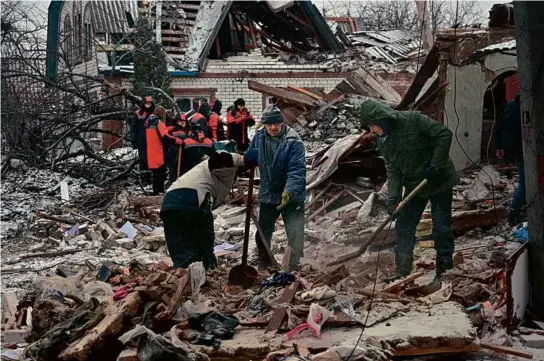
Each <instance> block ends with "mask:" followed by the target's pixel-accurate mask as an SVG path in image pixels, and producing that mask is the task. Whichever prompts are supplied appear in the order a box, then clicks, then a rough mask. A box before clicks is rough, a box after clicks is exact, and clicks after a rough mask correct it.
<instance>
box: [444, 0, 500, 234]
mask: <svg viewBox="0 0 544 361" xmlns="http://www.w3.org/2000/svg"><path fill="white" fill-rule="evenodd" d="M458 17H459V0H457V1H456V2H455V21H454V24H457V19H458ZM453 39H454V40H453V52H452V54H453V59H452V60H454V62H455V61H456V60H457V53H456V44H457V27H455V28H454V29H453ZM452 66H453V88H454V89H455V90H454V92H453V111H454V113H455V117H456V119H457V125H456V126H455V132H454V135H455V140H456V141H457V144H458V145H459V148H461V150H462V151H463V153H464V154H465V156H466V157H467V159H468V160H469V161H470V162H471V163H472V164H473V166H474V167H475V168H476V169H478V168H480V166H479V165H478V164H476V162H474V161H473V160H472V158H470V156H469V155H468V153H467V152H466V151H465V149H464V148H463V146H462V145H461V141H460V140H459V136H458V135H457V132H458V130H459V126H460V125H461V119H460V117H459V113H458V112H457V66H456V65H455V64H452ZM444 116H445V117H446V122H448V115H447V112H446V110H445V109H444ZM481 172H483V173H484V174H485V175H486V176H488V177H489V181H490V183H491V197H492V199H493V212H494V213H495V232H496V234H497V235H499V214H498V211H497V206H496V204H497V203H496V199H495V185H494V184H493V178H492V177H491V175H490V174H489V173H487V172H486V171H485V170H484V169H483V167H482V169H481Z"/></svg>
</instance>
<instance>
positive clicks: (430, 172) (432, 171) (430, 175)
mask: <svg viewBox="0 0 544 361" xmlns="http://www.w3.org/2000/svg"><path fill="white" fill-rule="evenodd" d="M435 175H436V166H435V165H434V164H432V163H431V164H429V166H428V167H427V170H426V171H425V179H427V180H428V181H429V182H432V180H433V179H434V177H435Z"/></svg>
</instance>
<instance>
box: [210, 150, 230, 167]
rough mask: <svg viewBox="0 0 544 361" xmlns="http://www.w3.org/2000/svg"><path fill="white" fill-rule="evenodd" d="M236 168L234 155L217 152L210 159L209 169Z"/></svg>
mask: <svg viewBox="0 0 544 361" xmlns="http://www.w3.org/2000/svg"><path fill="white" fill-rule="evenodd" d="M221 168H234V161H233V160H232V154H230V153H227V152H216V153H213V154H212V155H211V156H210V159H208V169H209V170H214V169H221Z"/></svg>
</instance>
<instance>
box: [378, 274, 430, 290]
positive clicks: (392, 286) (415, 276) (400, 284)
mask: <svg viewBox="0 0 544 361" xmlns="http://www.w3.org/2000/svg"><path fill="white" fill-rule="evenodd" d="M423 275H424V273H423V272H416V273H413V274H411V275H409V276H407V277H405V278H403V279H400V280H398V281H396V282H393V283H392V284H390V285H389V286H387V287H385V288H384V289H383V290H381V292H383V293H394V292H395V291H397V290H399V289H400V288H401V287H403V286H404V285H407V284H408V283H410V282H413V281H414V280H416V279H418V278H419V277H422V276H423Z"/></svg>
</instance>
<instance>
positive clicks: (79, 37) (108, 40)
mask: <svg viewBox="0 0 544 361" xmlns="http://www.w3.org/2000/svg"><path fill="white" fill-rule="evenodd" d="M141 16H146V17H148V18H149V19H150V21H151V24H152V26H153V29H154V31H155V40H156V41H158V42H159V43H161V44H162V45H163V48H164V51H165V53H166V58H167V62H168V67H169V71H170V74H171V75H172V77H173V79H172V91H173V96H174V99H175V100H176V101H178V100H179V101H178V103H181V104H187V107H189V104H190V102H189V100H190V99H192V98H194V97H206V98H211V97H216V98H218V99H221V101H222V102H223V104H224V107H225V109H226V107H227V106H228V105H229V104H232V103H233V101H234V100H235V99H236V98H239V97H242V98H244V99H245V100H246V104H247V106H248V108H249V109H250V110H251V111H252V113H253V114H254V115H255V116H256V117H260V114H261V111H262V109H263V108H264V106H265V105H266V103H267V97H266V96H263V95H262V94H261V93H258V92H255V91H252V90H249V89H248V81H249V80H255V81H258V82H260V83H264V84H268V85H270V86H275V87H286V86H287V85H289V84H297V85H298V86H301V87H305V88H309V89H315V90H318V91H319V90H322V91H327V92H328V91H330V90H332V89H333V88H334V87H335V86H336V84H338V83H339V82H340V81H342V80H343V79H344V78H345V76H346V75H347V70H348V69H346V68H345V67H344V68H343V67H341V66H336V65H335V66H331V64H330V61H331V60H334V59H335V58H336V57H337V56H338V54H341V53H342V52H344V51H345V50H346V46H345V45H344V44H343V43H342V42H341V41H339V40H338V38H337V37H336V36H335V34H334V33H333V32H332V30H331V29H330V28H329V26H328V25H327V22H326V21H325V19H324V18H323V16H322V15H321V14H320V13H319V11H318V10H317V8H316V7H315V6H314V5H313V4H312V3H311V2H307V1H260V2H234V1H165V2H161V1H105V0H103V1H100V0H98V1H96V0H92V1H77V2H72V1H52V2H51V4H50V6H49V20H48V22H49V27H48V54H47V55H48V57H47V74H48V76H49V78H50V79H55V78H56V77H57V76H58V74H60V73H62V72H63V71H65V70H66V69H67V68H69V69H70V71H72V72H74V73H80V74H86V75H91V76H94V75H102V76H104V77H106V79H107V80H109V81H110V82H112V83H116V84H119V85H121V86H123V87H130V78H131V76H132V74H133V60H132V54H131V53H132V51H133V49H134V47H133V42H132V36H131V34H132V33H133V32H134V30H135V26H136V25H135V24H136V23H137V20H138V18H139V17H141Z"/></svg>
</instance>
